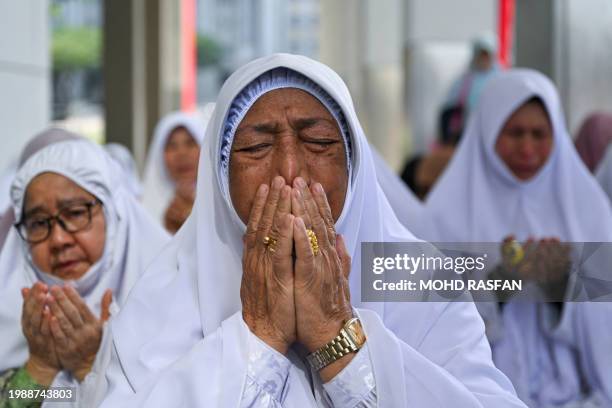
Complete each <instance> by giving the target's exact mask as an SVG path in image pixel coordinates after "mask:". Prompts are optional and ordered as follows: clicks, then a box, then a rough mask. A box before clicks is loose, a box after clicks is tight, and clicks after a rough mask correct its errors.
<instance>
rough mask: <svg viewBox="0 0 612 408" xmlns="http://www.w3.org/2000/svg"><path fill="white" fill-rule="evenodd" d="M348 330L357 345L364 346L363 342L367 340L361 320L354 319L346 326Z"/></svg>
mask: <svg viewBox="0 0 612 408" xmlns="http://www.w3.org/2000/svg"><path fill="white" fill-rule="evenodd" d="M346 331H347V333H348V335H349V336H351V338H352V339H353V340H354V342H355V345H356V346H357V347H361V346H363V343H365V341H366V336H365V333H364V332H363V328H362V327H361V322H360V321H359V320H355V321H353V322H352V323H351V324H349V325H348V327H346Z"/></svg>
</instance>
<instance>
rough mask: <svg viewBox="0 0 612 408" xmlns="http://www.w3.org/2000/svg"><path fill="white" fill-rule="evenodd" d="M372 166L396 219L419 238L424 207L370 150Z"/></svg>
mask: <svg viewBox="0 0 612 408" xmlns="http://www.w3.org/2000/svg"><path fill="white" fill-rule="evenodd" d="M370 151H371V152H372V158H373V159H374V166H375V167H376V179H377V180H378V185H379V186H380V188H381V189H382V191H383V193H384V194H385V197H387V200H388V201H389V204H390V205H391V207H392V208H393V211H394V212H395V216H396V217H397V219H398V220H399V221H400V222H401V223H402V225H404V226H405V227H406V228H408V229H409V230H410V231H411V232H412V233H414V235H416V236H417V237H419V238H420V234H421V230H422V228H424V227H426V224H425V223H424V220H423V218H422V217H423V211H424V210H425V207H424V206H423V203H422V202H421V200H419V198H418V197H417V196H415V195H414V193H413V192H412V190H410V189H409V188H408V186H406V184H405V183H404V182H403V181H402V179H401V178H400V177H399V176H398V175H397V174H395V172H393V170H391V168H390V167H389V166H388V165H387V163H386V162H385V160H384V159H383V158H382V156H381V155H380V153H378V152H377V151H376V149H374V148H370Z"/></svg>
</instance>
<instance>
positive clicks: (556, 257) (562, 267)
mask: <svg viewBox="0 0 612 408" xmlns="http://www.w3.org/2000/svg"><path fill="white" fill-rule="evenodd" d="M529 250H530V251H531V252H532V253H533V256H532V261H531V268H530V269H529V270H530V271H531V272H532V273H531V274H530V275H529V276H528V278H529V279H531V280H533V281H535V282H536V283H537V284H538V285H539V286H540V288H542V290H543V291H544V292H545V293H546V295H547V296H548V299H546V300H549V301H562V300H563V297H564V295H565V289H566V285H567V276H568V274H569V270H570V268H571V257H570V251H571V247H570V245H568V244H564V243H561V242H560V241H559V239H557V238H543V239H541V240H540V241H539V242H537V243H536V242H533V241H532V242H530V248H529Z"/></svg>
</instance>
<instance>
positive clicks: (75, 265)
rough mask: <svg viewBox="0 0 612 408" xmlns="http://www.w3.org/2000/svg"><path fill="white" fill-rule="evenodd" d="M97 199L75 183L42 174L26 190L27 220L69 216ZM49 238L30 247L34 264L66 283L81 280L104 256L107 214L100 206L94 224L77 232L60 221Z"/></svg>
mask: <svg viewBox="0 0 612 408" xmlns="http://www.w3.org/2000/svg"><path fill="white" fill-rule="evenodd" d="M95 199H96V197H94V196H93V195H91V194H90V193H89V192H87V191H86V190H83V189H82V188H81V187H79V186H78V185H77V184H75V183H74V182H73V181H71V180H69V179H67V178H66V177H64V176H60V175H59V174H56V173H43V174H41V175H39V176H37V177H35V178H34V179H33V180H32V181H31V182H30V184H29V185H28V188H27V190H26V195H25V202H24V211H23V214H24V219H29V220H30V221H35V220H44V219H45V218H46V217H49V216H53V215H57V214H58V213H59V212H60V211H61V212H63V213H64V214H66V215H71V214H73V215H72V216H75V217H76V216H80V215H79V214H76V213H71V212H70V211H71V209H74V211H76V210H77V209H78V208H83V207H82V204H84V203H91V202H93V201H94V200H95ZM52 225H53V226H52V228H51V232H50V235H49V237H48V238H47V239H46V240H44V241H42V242H39V243H36V244H30V254H31V255H32V261H33V262H34V264H35V265H36V266H37V267H38V268H39V269H40V270H41V271H43V272H46V273H49V274H51V275H53V276H56V277H58V278H61V279H64V280H73V279H78V278H80V277H81V276H83V275H84V274H85V272H87V270H88V269H89V268H90V267H91V266H92V265H93V264H94V263H95V262H96V261H97V260H98V259H100V257H101V256H102V253H103V252H104V242H105V236H106V231H105V220H104V211H103V210H102V206H101V205H100V204H98V205H95V206H93V207H92V208H91V223H90V224H89V226H88V227H86V228H84V229H83V230H80V231H78V232H73V233H71V232H67V231H65V230H64V229H63V228H62V227H61V226H60V225H59V224H58V223H57V222H54V223H53V224H52Z"/></svg>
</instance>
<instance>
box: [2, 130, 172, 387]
mask: <svg viewBox="0 0 612 408" xmlns="http://www.w3.org/2000/svg"><path fill="white" fill-rule="evenodd" d="M121 177H122V175H121V170H120V169H119V167H118V165H117V164H116V163H115V162H114V161H113V159H112V158H111V157H110V156H109V155H108V154H107V153H106V152H104V150H103V149H102V148H101V147H99V146H97V145H95V144H93V143H92V142H90V141H87V140H74V141H64V142H59V143H55V144H53V145H50V146H47V147H45V148H43V149H42V150H40V151H38V152H37V153H35V154H34V155H33V156H32V157H30V158H29V159H28V160H27V161H26V162H25V163H24V164H23V165H22V166H21V167H20V169H19V170H18V172H17V174H16V176H15V179H14V181H13V185H12V188H11V199H12V209H13V211H14V213H15V217H16V220H18V222H17V223H16V225H15V226H16V228H14V229H13V230H12V231H11V232H10V233H9V236H8V238H7V242H6V244H5V246H4V247H3V249H2V252H1V254H0V282H1V284H0V299H2V308H1V309H0V338H1V339H2V341H0V373H2V382H3V384H2V385H3V387H8V389H14V388H15V389H19V388H25V385H27V386H28V387H30V386H44V387H46V386H49V385H50V384H53V385H54V386H56V385H70V386H75V385H76V384H78V383H77V381H79V382H80V381H82V380H83V379H84V378H85V377H86V376H87V374H88V373H89V372H90V370H91V369H92V367H95V365H94V362H95V364H96V365H99V358H100V353H99V351H101V348H100V344H101V342H102V337H103V332H104V329H103V328H104V322H105V321H106V320H107V319H108V318H109V315H110V314H111V313H113V310H115V312H116V310H117V307H120V306H121V305H123V303H124V301H125V299H126V296H127V294H128V291H129V290H130V288H131V287H132V285H133V284H134V282H135V281H136V279H137V277H138V276H139V275H140V273H141V272H142V271H143V270H144V267H145V266H146V264H147V263H148V262H149V261H151V260H152V258H153V256H154V255H155V254H157V253H158V251H159V250H160V249H161V248H162V246H163V245H164V244H165V243H166V242H167V241H168V239H169V237H168V234H167V233H166V232H165V231H164V230H163V229H162V228H161V227H160V226H159V225H158V224H157V223H155V222H154V221H153V220H152V219H151V217H150V216H149V215H148V214H147V213H146V211H145V210H144V208H142V207H141V205H140V204H138V203H137V202H136V201H135V200H134V198H133V197H132V195H131V193H129V192H128V191H127V190H126V189H125V188H124V187H122V185H121V183H120V182H119V180H120V179H121ZM106 354H107V355H108V353H106ZM107 360H108V359H107Z"/></svg>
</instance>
